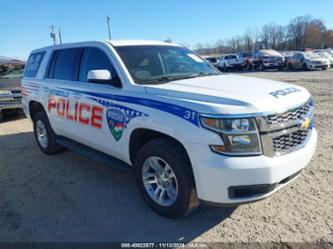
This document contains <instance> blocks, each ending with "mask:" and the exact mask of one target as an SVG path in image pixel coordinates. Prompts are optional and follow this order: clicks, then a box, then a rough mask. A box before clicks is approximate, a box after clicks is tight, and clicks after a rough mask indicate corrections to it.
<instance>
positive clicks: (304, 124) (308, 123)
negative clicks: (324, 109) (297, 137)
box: [301, 118, 312, 129]
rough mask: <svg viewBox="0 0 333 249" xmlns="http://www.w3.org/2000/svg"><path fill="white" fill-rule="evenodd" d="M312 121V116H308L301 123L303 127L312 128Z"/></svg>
mask: <svg viewBox="0 0 333 249" xmlns="http://www.w3.org/2000/svg"><path fill="white" fill-rule="evenodd" d="M311 123H312V118H307V119H305V120H304V121H303V122H302V123H301V129H308V128H310V126H311Z"/></svg>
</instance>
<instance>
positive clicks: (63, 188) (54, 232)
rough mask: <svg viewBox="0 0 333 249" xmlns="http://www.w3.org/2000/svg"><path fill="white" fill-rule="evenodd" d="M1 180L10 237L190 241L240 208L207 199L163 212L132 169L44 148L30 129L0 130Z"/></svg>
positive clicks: (1, 235)
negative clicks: (185, 211)
mask: <svg viewBox="0 0 333 249" xmlns="http://www.w3.org/2000/svg"><path fill="white" fill-rule="evenodd" d="M0 186H1V188H0V200H1V203H0V220H1V221H2V222H1V224H0V241H9V242H18V241H22V240H23V241H32V242H36V241H38V242H144V241H146V242H157V241H163V242H189V241H191V240H193V239H195V238H197V237H198V236H200V235H202V234H203V233H205V232H207V231H208V230H210V229H211V228H213V227H214V226H215V225H217V224H219V223H221V222H223V221H224V220H225V219H226V218H228V217H229V216H230V215H231V214H232V213H233V212H234V210H235V208H217V207H208V206H204V205H202V206H200V207H199V208H198V209H197V210H196V211H195V212H193V213H192V214H190V215H188V216H187V217H185V218H181V219H167V218H163V217H161V216H159V215H157V214H156V213H154V212H153V211H152V210H150V209H149V207H148V206H147V205H146V204H145V203H144V201H143V199H142V197H141V195H140V194H139V192H138V190H137V188H136V185H135V180H134V177H133V176H132V174H131V173H126V172H121V171H117V170H114V169H111V168H110V167H108V166H106V165H103V164H101V163H97V162H95V161H92V160H89V159H86V158H84V157H81V156H79V155H77V154H75V153H73V152H71V151H65V152H64V153H61V154H57V155H53V156H46V155H44V154H42V153H41V152H40V151H39V150H38V148H37V145H36V144H35V141H34V136H33V133H32V132H26V133H19V134H11V135H2V136H0Z"/></svg>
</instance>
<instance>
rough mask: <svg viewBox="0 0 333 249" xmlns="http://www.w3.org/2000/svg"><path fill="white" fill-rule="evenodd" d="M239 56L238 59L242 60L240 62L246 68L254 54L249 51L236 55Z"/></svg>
mask: <svg viewBox="0 0 333 249" xmlns="http://www.w3.org/2000/svg"><path fill="white" fill-rule="evenodd" d="M236 54H237V56H238V59H239V60H240V62H242V63H243V67H245V66H246V65H247V62H248V60H249V59H250V58H252V57H253V52H252V51H251V52H249V51H242V52H238V53H236Z"/></svg>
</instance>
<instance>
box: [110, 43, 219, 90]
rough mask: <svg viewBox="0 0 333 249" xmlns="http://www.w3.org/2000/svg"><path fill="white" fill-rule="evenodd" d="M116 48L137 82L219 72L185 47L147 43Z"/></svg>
mask: <svg viewBox="0 0 333 249" xmlns="http://www.w3.org/2000/svg"><path fill="white" fill-rule="evenodd" d="M115 49H116V50H117V52H118V54H119V55H120V57H121V58H122V60H123V62H124V63H125V65H126V67H127V69H128V71H129V73H130V74H131V76H132V78H133V80H134V81H135V82H136V83H138V84H150V83H162V82H168V81H171V80H177V79H185V78H192V77H201V76H208V75H217V74H219V72H218V71H217V70H216V69H215V68H214V67H213V66H212V65H210V64H209V63H207V62H206V61H205V60H203V59H201V58H200V57H199V56H197V55H196V54H194V53H193V52H192V51H191V50H189V49H186V48H184V47H176V46H158V45H149V46H148V45H147V46H119V47H115Z"/></svg>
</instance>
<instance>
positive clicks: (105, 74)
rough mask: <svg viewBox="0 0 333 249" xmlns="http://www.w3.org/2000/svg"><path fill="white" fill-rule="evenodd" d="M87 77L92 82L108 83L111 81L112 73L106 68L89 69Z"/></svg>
mask: <svg viewBox="0 0 333 249" xmlns="http://www.w3.org/2000/svg"><path fill="white" fill-rule="evenodd" d="M87 79H88V81H89V82H92V83H110V82H111V81H112V75H111V72H110V71H109V70H106V69H98V70H89V72H88V75H87Z"/></svg>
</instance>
